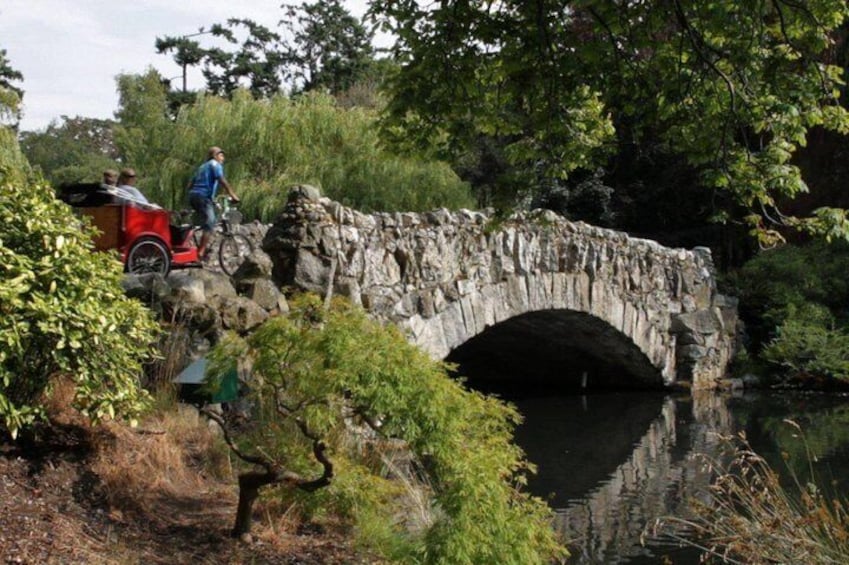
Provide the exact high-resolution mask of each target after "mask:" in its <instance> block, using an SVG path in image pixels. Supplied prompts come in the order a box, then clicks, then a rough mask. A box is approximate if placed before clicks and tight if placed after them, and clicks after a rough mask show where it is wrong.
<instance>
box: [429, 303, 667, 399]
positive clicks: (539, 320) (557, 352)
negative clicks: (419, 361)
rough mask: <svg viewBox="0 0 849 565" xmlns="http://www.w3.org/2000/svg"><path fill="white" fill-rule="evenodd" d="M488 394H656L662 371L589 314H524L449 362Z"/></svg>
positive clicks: (456, 352)
mask: <svg viewBox="0 0 849 565" xmlns="http://www.w3.org/2000/svg"><path fill="white" fill-rule="evenodd" d="M446 360H447V361H448V362H450V363H454V364H456V365H457V373H458V374H459V375H461V376H463V377H465V378H467V379H469V381H470V383H471V384H472V386H474V387H476V388H480V389H484V390H487V389H489V390H499V391H504V390H509V389H512V388H515V387H519V388H522V389H526V390H527V389H533V388H537V387H538V388H540V389H544V390H551V389H552V388H557V389H560V390H563V391H587V390H589V391H591V390H609V389H617V390H622V389H658V388H662V387H663V386H664V378H663V375H662V372H661V370H660V369H659V368H658V367H656V366H655V365H654V364H653V363H652V361H651V360H650V359H649V357H648V356H647V355H646V354H645V353H644V352H643V351H642V350H641V349H640V347H638V346H637V344H636V343H635V342H634V340H633V339H632V338H631V337H630V336H628V335H626V334H624V333H623V332H622V331H621V330H620V329H617V328H615V327H613V326H612V325H611V324H609V323H608V322H606V321H605V320H602V319H600V318H598V317H596V316H593V315H591V314H588V313H586V312H580V311H575V310H568V309H549V310H538V311H532V312H526V313H524V314H520V315H517V316H513V317H511V318H509V319H507V320H504V321H502V322H499V323H496V324H494V325H492V326H489V327H487V328H486V329H484V330H483V331H482V332H480V333H479V334H477V335H475V336H473V337H471V338H470V339H468V340H467V341H466V342H464V343H462V344H460V345H459V346H457V347H455V348H454V349H452V351H451V352H450V353H449V354H448V356H447V357H446Z"/></svg>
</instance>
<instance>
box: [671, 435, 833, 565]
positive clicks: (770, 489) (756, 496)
mask: <svg viewBox="0 0 849 565" xmlns="http://www.w3.org/2000/svg"><path fill="white" fill-rule="evenodd" d="M787 423H788V425H791V426H793V427H795V428H796V430H797V431H798V434H799V437H800V438H801V439H802V440H803V441H804V435H803V434H802V430H801V429H800V428H799V426H798V424H796V423H795V422H791V421H787ZM728 442H729V446H731V447H732V449H733V455H732V457H731V458H730V461H729V462H728V463H722V462H719V461H716V460H710V461H709V464H710V465H711V467H712V470H713V471H715V472H716V473H717V478H716V480H715V481H714V482H713V483H712V485H711V487H710V490H709V491H708V492H707V493H706V496H705V498H704V499H702V500H696V501H693V502H692V504H691V505H692V508H693V511H694V514H695V518H693V519H692V520H684V519H675V518H671V519H667V520H664V521H663V525H664V526H666V527H668V526H672V527H673V528H672V529H674V530H677V531H678V532H680V531H682V530H683V531H686V532H688V534H687V535H686V537H682V535H681V534H680V533H670V532H669V531H667V532H665V533H666V535H667V536H669V537H673V538H676V539H677V540H678V541H680V542H683V543H685V544H688V545H692V546H696V547H698V548H700V549H701V550H702V551H704V553H705V555H706V556H709V557H711V558H713V559H714V560H718V561H720V562H722V563H740V564H747V565H748V564H761V563H763V564H766V563H805V564H806V565H832V564H833V565H838V564H840V565H842V564H845V563H849V543H847V542H849V514H847V507H846V504H845V501H842V500H836V499H828V498H827V497H826V496H825V495H824V494H823V493H822V492H821V491H820V490H819V489H818V488H817V487H816V485H814V484H812V483H807V484H801V482H800V481H798V479H797V477H792V479H793V487H791V488H787V487H785V486H784V485H783V484H782V483H781V481H780V477H779V474H778V473H777V472H776V471H775V470H774V469H772V468H771V467H770V466H769V465H768V464H767V462H766V461H765V460H764V459H763V458H762V457H761V456H760V455H758V454H757V453H755V452H754V451H752V449H751V447H750V446H749V445H748V443H747V442H746V439H745V437H744V436H740V437H737V438H728ZM666 527H665V528H664V529H667V528H666Z"/></svg>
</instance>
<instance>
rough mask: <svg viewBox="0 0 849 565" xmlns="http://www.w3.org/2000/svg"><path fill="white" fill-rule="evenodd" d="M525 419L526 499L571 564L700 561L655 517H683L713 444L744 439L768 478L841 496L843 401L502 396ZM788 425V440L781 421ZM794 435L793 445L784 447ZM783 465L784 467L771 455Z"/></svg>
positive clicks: (848, 460) (845, 468) (848, 433)
mask: <svg viewBox="0 0 849 565" xmlns="http://www.w3.org/2000/svg"><path fill="white" fill-rule="evenodd" d="M507 399H508V400H510V401H511V402H512V403H514V404H515V405H516V406H517V407H518V408H519V410H520V411H521V412H522V414H523V415H524V416H525V422H524V423H523V424H522V425H521V426H520V427H519V428H518V430H517V441H518V443H519V444H520V445H521V446H522V447H523V448H524V449H525V451H526V452H527V454H528V457H529V459H530V460H531V461H532V462H534V463H535V464H536V465H537V466H538V474H537V475H536V476H534V477H532V478H531V480H530V483H529V489H530V490H531V492H532V493H534V494H536V495H538V496H541V497H543V498H544V499H545V500H547V501H548V503H549V505H550V506H551V507H552V508H553V509H554V510H555V512H556V515H557V528H558V530H559V531H560V533H561V534H562V535H563V536H564V538H565V539H567V540H568V546H569V548H570V551H571V553H572V556H573V557H572V558H571V559H570V561H569V563H593V564H598V563H623V564H624V563H627V564H643V563H646V564H648V563H652V564H656V563H669V564H675V565H690V564H696V563H699V552H698V551H696V550H694V549H692V548H689V547H680V546H678V545H675V544H673V543H672V542H671V541H670V540H669V538H668V537H667V538H663V537H661V538H658V537H654V536H653V535H652V534H651V525H652V524H654V522H655V520H656V519H657V518H659V517H663V516H678V517H686V516H687V504H686V501H687V500H689V499H690V498H691V497H694V496H701V495H702V493H703V492H704V489H705V487H707V485H708V484H709V483H710V481H711V478H712V475H711V472H710V471H709V470H708V468H707V467H706V465H705V464H704V463H705V459H704V457H703V456H705V455H706V456H708V457H712V458H717V457H720V456H721V452H722V449H723V446H724V445H725V444H724V442H723V440H722V439H721V437H722V436H729V435H731V434H736V433H738V432H744V433H745V434H746V436H747V438H748V439H749V441H750V444H751V445H752V447H753V448H754V449H755V450H756V451H757V452H758V453H759V454H761V455H762V456H764V457H765V458H766V459H767V460H768V461H770V463H771V464H772V466H773V468H774V469H776V470H779V471H781V472H783V476H784V477H786V478H787V481H788V484H789V482H790V479H791V477H792V475H794V474H795V475H796V476H797V478H798V479H799V480H800V481H802V482H803V483H804V482H805V481H807V480H808V479H809V478H810V477H809V464H808V463H809V458H808V457H807V455H806V449H807V450H809V452H810V453H811V454H812V455H813V456H814V458H815V459H816V461H815V462H814V464H813V469H814V472H815V473H816V474H817V475H818V478H817V480H818V483H819V484H821V485H825V486H827V487H828V488H833V489H835V491H836V492H838V493H846V488H847V485H846V484H844V483H843V482H842V481H843V480H845V478H847V477H849V425H847V424H849V398H847V397H845V396H839V395H825V394H805V393H797V392H781V393H757V394H755V393H747V394H745V395H736V396H732V395H728V394H718V393H706V394H699V395H695V396H691V395H689V394H677V395H669V394H663V393H634V392H629V393H605V394H601V393H600V394H592V395H583V396H581V395H576V396H567V395H552V396H527V397H515V396H514V397H512V398H507ZM785 419H791V420H793V421H796V422H797V423H798V424H799V425H800V426H801V427H802V429H803V430H804V432H805V438H806V440H807V448H806V444H805V443H804V442H802V441H801V439H800V438H799V437H798V432H797V430H795V429H794V428H793V427H792V426H790V425H788V424H787V423H785V422H784V420H785ZM794 436H796V437H794ZM782 451H783V452H785V453H786V454H787V455H788V456H789V461H790V462H789V464H786V463H784V458H783V457H782V455H781V452H782Z"/></svg>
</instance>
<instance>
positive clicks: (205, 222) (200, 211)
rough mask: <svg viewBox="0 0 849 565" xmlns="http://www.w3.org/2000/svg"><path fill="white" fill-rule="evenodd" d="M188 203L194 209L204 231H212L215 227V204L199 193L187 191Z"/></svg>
mask: <svg viewBox="0 0 849 565" xmlns="http://www.w3.org/2000/svg"><path fill="white" fill-rule="evenodd" d="M189 205H191V207H192V209H193V210H194V211H195V215H196V217H197V221H198V224H199V225H200V227H201V229H203V230H204V231H212V230H213V228H215V223H216V218H215V206H214V205H213V204H212V200H210V199H209V198H206V197H204V196H201V195H200V194H195V193H189Z"/></svg>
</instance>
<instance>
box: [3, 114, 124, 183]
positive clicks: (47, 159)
mask: <svg viewBox="0 0 849 565" xmlns="http://www.w3.org/2000/svg"><path fill="white" fill-rule="evenodd" d="M114 127H115V122H113V121H112V120H100V119H95V118H83V117H81V116H77V117H74V118H69V117H67V116H62V120H61V122H56V121H53V122H51V123H50V125H49V126H47V129H46V130H45V131H43V132H22V133H21V136H20V143H21V149H22V150H23V152H24V154H25V155H26V156H27V160H28V161H29V162H30V164H31V165H32V166H33V167H36V168H37V169H39V170H40V171H41V173H42V175H44V177H45V178H46V179H47V180H49V181H50V182H51V183H52V184H53V185H54V186H58V185H60V184H63V183H73V182H82V181H89V182H92V181H100V179H101V176H102V173H103V171H104V170H106V169H117V168H119V167H118V164H117V159H118V150H117V148H116V146H115V141H114Z"/></svg>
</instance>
